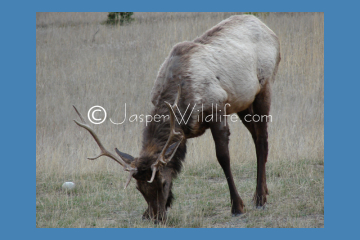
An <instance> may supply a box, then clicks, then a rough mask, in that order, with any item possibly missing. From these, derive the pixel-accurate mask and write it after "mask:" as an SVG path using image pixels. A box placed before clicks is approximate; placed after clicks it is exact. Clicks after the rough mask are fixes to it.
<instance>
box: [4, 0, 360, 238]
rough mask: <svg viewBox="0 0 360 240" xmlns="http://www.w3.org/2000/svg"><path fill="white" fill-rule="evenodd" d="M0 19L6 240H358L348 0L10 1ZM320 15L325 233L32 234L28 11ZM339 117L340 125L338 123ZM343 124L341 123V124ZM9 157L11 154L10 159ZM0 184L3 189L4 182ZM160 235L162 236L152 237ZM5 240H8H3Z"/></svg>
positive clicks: (352, 21)
mask: <svg viewBox="0 0 360 240" xmlns="http://www.w3.org/2000/svg"><path fill="white" fill-rule="evenodd" d="M2 6H3V7H2V14H1V20H2V21H1V23H2V30H1V35H2V36H1V38H0V39H1V40H0V41H1V45H0V46H1V47H2V51H3V54H2V56H1V67H2V68H1V70H2V71H1V72H2V73H3V74H2V85H3V88H2V89H3V92H2V94H1V98H2V101H3V103H6V104H3V105H5V106H3V107H2V114H3V116H2V118H1V121H2V128H3V131H5V135H3V136H2V137H1V140H2V143H3V144H2V146H3V147H2V148H3V149H2V152H3V155H2V156H1V158H2V159H1V160H2V161H1V169H2V174H1V180H2V184H1V187H2V191H1V207H2V210H1V213H2V214H1V216H2V217H1V220H0V221H1V223H2V224H1V229H2V230H3V231H1V235H2V236H4V235H6V236H8V237H11V239H18V238H29V237H36V239H48V238H51V239H65V238H66V239H79V238H85V237H86V238H87V239H99V238H101V237H107V238H108V237H115V238H129V239H133V238H134V237H135V238H144V239H154V238H159V237H160V238H171V239H182V238H184V237H185V235H187V236H186V238H188V237H191V238H201V239H202V238H209V239H221V238H229V237H230V238H232V237H234V238H267V239H268V238H276V239H289V238H291V239H303V238H304V237H306V238H307V239H315V238H319V239H324V238H325V239H326V238H332V237H340V236H341V237H342V238H345V239H347V238H348V237H350V236H357V235H358V233H357V231H356V230H357V228H358V223H359V220H358V214H359V207H358V206H357V204H358V203H357V199H359V198H358V197H359V193H358V192H359V189H358V185H357V183H358V182H357V181H356V180H355V177H354V176H357V175H359V174H357V173H358V169H359V157H358V156H355V152H354V150H353V151H352V149H357V147H358V145H359V141H357V139H356V137H357V136H358V133H359V127H358V126H357V123H358V122H357V120H358V119H359V118H358V115H359V113H358V109H359V107H358V106H356V105H354V106H352V105H353V104H358V102H359V100H358V97H357V96H358V94H359V89H360V88H359V80H360V79H359V74H358V71H357V70H358V69H359V60H358V56H359V45H360V38H359V25H358V24H357V23H358V22H359V19H358V8H357V4H355V1H341V2H339V3H330V2H328V1H314V0H313V1H309V0H303V1H298V2H295V3H294V2H291V4H290V1H268V0H256V1H239V2H238V1H213V0H206V1H201V2H196V3H195V2H194V1H181V2H180V1H174V2H170V1H157V2H156V3H155V2H154V1H135V2H134V1H126V2H119V1H106V2H104V1H93V0H89V1H76V2H75V1H68V0H63V1H51V2H50V1H35V3H34V2H30V1H16V2H14V3H12V5H4V3H3V4H2ZM115 9H117V10H120V9H121V11H204V12H205V11H219V12H221V11H244V12H250V11H297V12H301V11H314V12H315V11H320V12H325V79H326V80H325V114H326V116H325V129H326V130H325V146H326V149H325V158H326V163H325V166H326V167H325V169H326V170H325V179H326V184H325V208H326V216H325V228H324V229H265V230H260V229H125V230H124V229H106V230H101V229H94V230H92V229H36V225H35V214H36V213H35V199H36V196H35V158H36V150H35V149H36V148H35V144H36V141H35V139H36V138H35V135H36V129H35V126H36V111H35V105H36V96H35V94H36V84H35V82H36V80H35V79H36V72H35V64H34V63H35V55H36V51H35V46H36V33H35V31H34V30H35V22H36V20H35V13H36V12H40V11H110V10H111V11H115ZM345 120H346V123H345ZM344 123H345V124H344ZM14 153H15V154H14ZM4 183H6V184H4ZM158 234H161V235H158ZM6 236H5V238H6V239H7V238H8V237H6ZM5 238H4V239H5Z"/></svg>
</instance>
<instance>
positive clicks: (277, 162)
mask: <svg viewBox="0 0 360 240" xmlns="http://www.w3.org/2000/svg"><path fill="white" fill-rule="evenodd" d="M107 14H108V13H37V15H36V18H37V22H36V98H37V99H36V116H37V118H36V143H37V144H36V152H37V157H36V226H37V227H323V226H324V15H323V14H322V13H293V14H291V13H287V14H286V13H269V14H258V17H260V18H261V19H262V20H263V21H264V22H265V23H266V24H267V25H268V26H269V27H270V28H271V29H272V30H273V31H274V32H275V33H276V34H277V35H278V37H279V39H280V41H281V53H282V60H281V63H280V67H279V71H278V75H277V78H276V80H275V83H274V85H273V103H272V109H271V115H272V116H273V122H272V123H271V124H270V126H269V148H270V152H269V160H268V163H267V179H268V188H269V191H270V196H269V197H268V204H267V206H266V209H265V210H257V209H254V207H253V205H252V203H251V199H252V196H253V194H254V191H255V181H256V156H255V149H254V144H253V142H252V139H251V136H250V134H249V133H248V131H247V130H246V129H245V127H244V126H243V125H242V124H241V123H230V129H231V133H232V134H231V136H230V155H231V161H232V170H233V175H234V177H235V181H236V185H237V188H238V190H239V193H240V195H241V197H242V199H243V200H244V202H245V204H246V210H247V213H246V214H245V215H243V216H242V217H232V216H231V214H230V196H229V191H228V186H227V183H226V180H225V177H224V174H223V172H222V169H221V167H220V166H219V164H218V163H217V160H216V156H215V151H214V143H213V140H212V137H211V134H210V132H207V133H206V134H205V135H204V136H202V137H200V138H196V139H192V140H190V141H189V142H188V154H187V158H186V161H185V164H184V168H183V171H182V173H181V174H180V176H179V178H178V179H176V180H175V182H174V188H173V189H174V193H175V197H176V200H175V202H174V205H173V207H172V208H171V209H170V210H169V211H168V217H169V219H168V222H167V223H166V224H165V225H154V224H153V223H152V222H150V221H143V220H141V215H142V213H143V211H144V210H145V208H146V203H145V200H144V199H143V197H142V196H141V194H140V193H139V192H138V191H137V190H136V189H135V183H134V181H132V182H131V183H130V185H129V187H128V188H127V190H125V191H124V190H122V187H123V185H124V183H125V181H126V177H127V173H125V172H123V171H122V168H121V166H120V165H118V164H116V163H115V162H114V161H112V160H110V159H107V158H104V157H103V158H100V159H98V160H96V161H89V160H87V159H86V157H88V156H94V155H96V154H97V153H98V148H97V145H96V143H95V142H94V140H93V139H92V138H91V136H90V135H89V134H88V133H87V132H85V130H83V129H80V128H79V127H78V126H76V125H75V123H74V122H73V121H72V120H73V119H74V118H77V116H76V113H75V112H74V110H73V108H72V105H75V106H77V107H78V109H79V111H80V112H82V114H83V115H84V114H86V113H87V111H88V109H89V108H90V107H92V106H94V105H101V106H103V107H104V108H105V109H106V110H107V113H108V119H109V118H112V119H113V120H119V121H121V120H122V119H123V118H124V110H125V106H124V104H125V103H127V114H128V115H127V116H130V115H131V114H147V113H149V112H150V108H151V107H152V104H151V102H150V91H151V88H152V85H153V82H154V80H155V78H156V75H157V71H158V69H159V67H160V65H161V63H162V62H163V61H164V59H165V58H166V57H167V55H168V54H169V52H170V50H171V48H172V46H174V44H176V43H178V42H181V41H184V40H192V39H194V38H195V37H197V36H199V35H201V34H202V33H203V32H204V31H206V30H207V29H209V28H210V27H212V26H214V25H215V24H217V23H219V22H220V21H221V20H223V19H225V18H227V17H229V16H231V15H234V14H236V13H135V14H134V15H133V17H134V19H135V20H134V21H133V22H132V23H131V24H130V25H127V26H120V25H116V26H107V25H101V23H102V22H103V21H104V20H105V19H106V18H107ZM93 128H94V129H95V131H96V132H97V133H98V135H99V136H100V138H101V139H102V141H103V143H104V145H105V146H106V147H107V148H108V149H114V148H115V147H118V148H119V149H121V150H123V151H125V152H127V153H129V154H131V155H134V156H138V153H139V149H140V146H141V132H142V128H143V123H140V122H137V123H136V122H134V123H129V122H125V123H124V124H123V125H113V124H111V123H110V121H109V120H107V121H105V122H104V123H103V124H101V125H96V126H95V125H93ZM65 181H73V182H75V184H76V189H75V191H72V192H66V191H63V190H62V189H61V185H62V183H63V182H65Z"/></svg>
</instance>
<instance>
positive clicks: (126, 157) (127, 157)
mask: <svg viewBox="0 0 360 240" xmlns="http://www.w3.org/2000/svg"><path fill="white" fill-rule="evenodd" d="M115 152H116V153H117V154H118V155H119V156H120V157H121V159H122V160H124V162H126V163H127V164H130V163H131V162H132V161H134V157H133V156H131V155H129V154H126V153H123V152H120V151H119V149H117V148H115Z"/></svg>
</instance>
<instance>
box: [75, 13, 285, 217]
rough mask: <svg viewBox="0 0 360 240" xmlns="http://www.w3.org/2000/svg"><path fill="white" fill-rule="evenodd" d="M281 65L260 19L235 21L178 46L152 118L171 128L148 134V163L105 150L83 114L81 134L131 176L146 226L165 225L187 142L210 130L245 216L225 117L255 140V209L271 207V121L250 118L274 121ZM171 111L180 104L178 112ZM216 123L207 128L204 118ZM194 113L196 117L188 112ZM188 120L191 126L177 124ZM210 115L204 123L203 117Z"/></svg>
mask: <svg viewBox="0 0 360 240" xmlns="http://www.w3.org/2000/svg"><path fill="white" fill-rule="evenodd" d="M279 62H280V44H279V40H278V38H277V36H276V35H275V34H274V32H273V31H271V30H270V29H269V28H268V27H267V26H266V25H265V24H264V23H262V22H261V21H260V20H259V19H258V18H256V17H254V16H251V15H241V16H232V17H230V18H228V19H226V20H224V21H222V22H220V23H219V24H217V25H216V26H214V27H213V28H211V29H210V30H208V31H206V32H205V33H204V34H203V35H202V36H200V37H198V38H196V39H194V40H193V41H186V42H181V43H178V44H176V45H175V46H174V47H173V49H172V50H171V52H170V55H169V56H168V57H167V58H166V60H165V61H164V63H163V64H162V66H161V67H160V70H159V72H158V76H157V78H156V81H155V84H154V87H153V89H152V92H151V101H152V103H153V105H154V106H153V109H152V111H151V115H152V116H155V115H156V114H158V115H170V117H169V118H166V119H165V120H164V121H152V122H151V123H149V124H148V125H147V126H145V128H144V131H143V143H142V149H141V151H140V156H139V157H137V158H134V157H132V156H130V155H129V154H126V153H123V152H121V151H119V150H118V149H115V151H116V153H117V155H115V154H113V153H111V152H109V151H108V150H106V149H105V148H104V146H103V145H102V143H101V142H100V140H99V138H98V136H97V135H96V134H95V132H94V131H93V130H92V129H91V128H90V126H88V125H87V124H86V123H85V121H84V119H83V117H82V116H81V114H80V113H79V112H78V111H77V110H76V108H75V110H76V112H77V113H78V115H79V116H80V119H81V122H78V121H76V120H74V121H75V122H76V124H78V125H79V126H80V127H83V128H85V129H86V130H88V131H89V132H90V134H91V135H92V136H93V138H94V139H95V141H96V142H97V144H98V145H99V147H100V150H101V153H100V155H99V156H97V157H94V158H89V159H91V160H94V159H96V158H98V157H100V156H107V157H110V158H112V159H113V160H115V161H116V162H118V163H119V164H120V165H122V166H123V168H124V170H125V171H128V172H130V175H129V178H128V180H127V182H126V184H125V188H126V186H127V185H128V184H129V182H130V180H131V179H132V178H134V179H135V180H136V186H137V189H138V190H139V191H140V192H141V194H142V195H143V197H144V198H145V200H146V202H147V204H148V207H147V210H146V211H145V213H144V214H143V218H149V219H154V220H160V221H164V220H165V219H166V210H167V208H168V207H170V206H171V204H172V201H173V199H174V196H173V193H172V191H171V189H172V180H173V179H174V178H176V176H177V174H178V173H179V172H180V170H181V167H182V162H183V160H184V158H185V153H186V140H187V139H188V138H194V137H198V136H200V135H202V134H203V133H204V132H205V131H206V129H208V128H210V130H211V133H212V136H213V139H214V142H215V147H216V156H217V159H218V161H219V163H220V165H221V167H222V168H223V171H224V173H225V177H226V180H227V182H228V185H229V190H230V198H231V213H232V214H234V215H239V214H242V213H244V203H243V201H242V199H241V198H240V196H239V193H238V191H237V190H236V187H235V183H234V180H233V176H232V173H231V168H230V156H229V149H228V143H229V135H230V131H229V127H228V124H227V116H229V115H226V114H224V110H226V112H227V114H232V113H237V115H238V116H239V118H240V120H241V121H242V123H243V124H244V125H245V127H246V128H247V129H248V130H249V132H250V133H251V135H252V138H253V141H254V144H255V148H256V156H257V180H256V183H257V186H256V190H255V194H254V198H253V200H254V203H255V205H256V206H257V207H262V206H264V205H265V203H266V195H267V194H268V188H267V185H266V174H265V163H266V161H267V155H268V140H267V138H268V134H267V122H266V121H258V122H255V121H249V119H246V116H247V115H248V114H250V115H254V114H257V115H268V114H269V110H270V93H271V91H270V87H271V84H272V82H273V81H274V78H275V75H276V72H277V69H278V65H279ZM170 103H173V104H172V105H171V104H170ZM215 105H216V106H218V107H217V108H216V109H217V110H216V112H215V115H216V117H212V118H211V121H206V118H204V117H203V116H210V115H211V116H213V115H212V114H213V110H214V106H215ZM189 106H191V107H190V108H192V111H189V110H187V108H189ZM180 113H183V114H184V113H185V114H184V116H183V117H184V119H188V121H187V122H186V123H185V122H180V123H179V121H176V119H178V118H179V117H181V115H179V114H180ZM201 115H202V116H201Z"/></svg>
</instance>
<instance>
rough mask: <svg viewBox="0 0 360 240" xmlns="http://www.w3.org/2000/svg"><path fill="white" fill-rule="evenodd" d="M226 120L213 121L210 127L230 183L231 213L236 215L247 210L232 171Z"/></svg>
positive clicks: (218, 157)
mask: <svg viewBox="0 0 360 240" xmlns="http://www.w3.org/2000/svg"><path fill="white" fill-rule="evenodd" d="M224 120H225V119H224ZM225 121H226V120H225ZM225 121H222V122H213V123H211V124H210V129H211V133H212V136H213V138H214V141H215V147H216V157H217V159H218V161H219V163H220V166H221V167H222V169H223V170H224V173H225V176H226V180H227V182H228V185H229V190H230V198H231V213H232V214H234V215H239V214H242V213H244V212H245V211H244V203H243V201H242V200H241V198H240V196H239V193H238V191H237V189H236V187H235V183H234V179H233V176H232V173H231V168H230V155H229V147H228V144H229V135H230V131H229V127H228V125H227V123H226V122H225Z"/></svg>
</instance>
